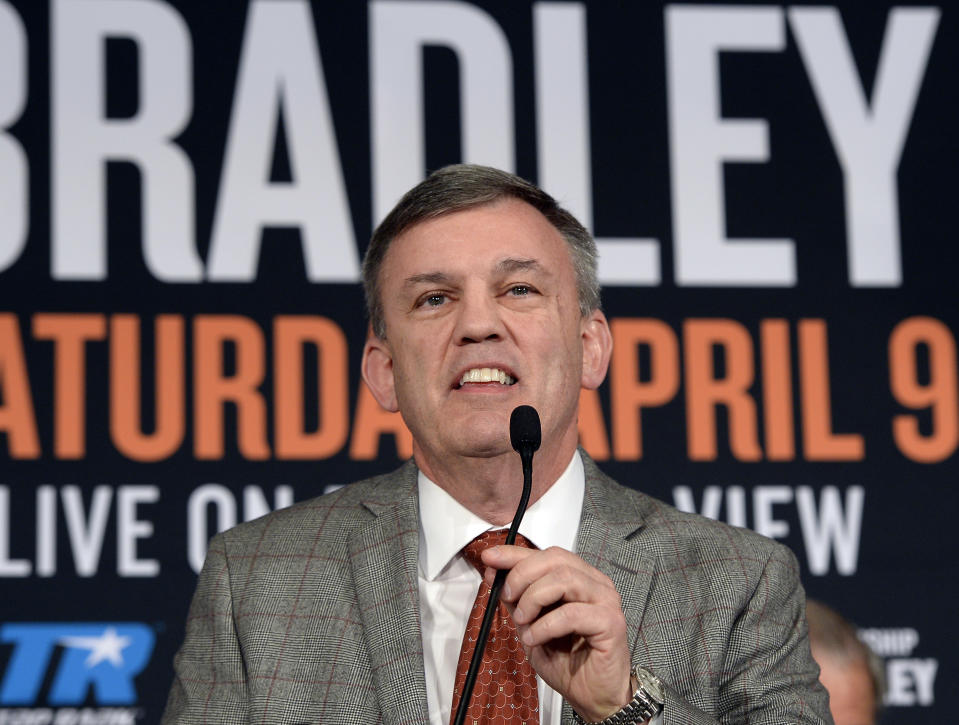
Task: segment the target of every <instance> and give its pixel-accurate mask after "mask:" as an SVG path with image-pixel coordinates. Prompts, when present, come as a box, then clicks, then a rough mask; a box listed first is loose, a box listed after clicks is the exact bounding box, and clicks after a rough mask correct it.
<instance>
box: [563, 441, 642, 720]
mask: <svg viewBox="0 0 959 725" xmlns="http://www.w3.org/2000/svg"><path fill="white" fill-rule="evenodd" d="M580 454H581V455H582V456H583V465H584V467H585V469H586V495H585V498H584V501H583V515H582V518H581V519H580V524H579V532H578V534H577V543H576V548H577V553H578V554H579V555H580V556H581V557H582V558H583V560H584V561H585V562H586V563H587V564H590V565H591V566H594V567H596V568H597V569H599V570H600V571H601V572H603V573H604V574H606V576H608V577H609V578H610V579H611V580H612V581H613V584H614V585H615V587H616V590H617V591H618V592H619V596H620V598H621V599H622V604H623V612H624V613H625V615H626V637H627V641H628V642H629V643H630V651H631V652H635V651H636V650H637V646H636V645H637V641H638V639H639V634H640V624H641V623H642V620H643V614H644V613H645V610H646V601H647V599H648V597H649V590H650V584H651V582H652V579H653V576H654V575H655V571H656V559H655V557H654V556H653V555H651V554H650V553H648V552H647V551H645V550H644V549H643V548H642V547H641V546H640V545H639V544H638V543H637V542H636V541H635V539H636V534H637V533H638V532H639V531H640V530H641V529H642V528H643V526H644V525H645V516H644V514H643V512H642V510H641V509H640V508H639V507H638V505H637V503H636V500H635V499H634V498H633V497H631V496H630V495H629V494H628V493H627V492H626V491H625V490H624V489H623V488H622V487H621V486H619V484H617V483H616V482H614V481H613V480H612V479H610V478H609V477H608V476H606V474H604V473H603V472H602V471H600V470H599V469H598V468H597V467H596V464H595V463H593V461H592V460H591V459H590V458H589V456H587V455H586V454H585V453H583V452H582V451H580ZM572 717H573V713H572V708H570V706H569V703H568V702H566V701H565V700H564V701H563V722H564V723H566V722H569V723H572V722H573V719H572Z"/></svg>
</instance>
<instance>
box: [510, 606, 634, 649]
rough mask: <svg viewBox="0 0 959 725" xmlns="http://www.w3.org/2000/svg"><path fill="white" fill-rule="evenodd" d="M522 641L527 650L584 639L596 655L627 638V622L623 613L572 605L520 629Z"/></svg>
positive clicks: (548, 613) (596, 607)
mask: <svg viewBox="0 0 959 725" xmlns="http://www.w3.org/2000/svg"><path fill="white" fill-rule="evenodd" d="M517 632H518V634H519V636H520V640H521V641H522V642H523V644H524V645H526V646H527V647H539V646H541V645H546V644H548V643H549V642H552V641H553V640H557V639H561V638H563V637H568V636H570V635H576V636H579V637H583V638H584V639H585V640H586V641H587V643H588V644H589V646H590V647H591V648H592V649H594V650H597V651H600V652H602V651H606V650H610V649H612V648H613V647H614V645H615V643H616V642H617V641H619V640H618V638H619V637H620V636H622V637H625V634H626V622H625V620H624V619H623V616H622V612H618V611H615V610H611V609H610V608H608V607H600V606H596V605H592V604H585V603H583V602H569V603H567V604H564V605H562V606H560V607H557V608H555V609H552V610H550V611H548V612H546V613H545V614H543V616H541V617H539V618H538V619H536V620H535V621H534V622H532V624H528V625H523V626H521V627H517Z"/></svg>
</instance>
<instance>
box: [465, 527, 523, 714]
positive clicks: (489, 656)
mask: <svg viewBox="0 0 959 725" xmlns="http://www.w3.org/2000/svg"><path fill="white" fill-rule="evenodd" d="M505 541H506V530H505V529H500V530H499V531H487V532H486V533H484V534H480V535H479V536H477V537H476V538H475V539H473V540H472V541H471V542H470V543H469V544H467V545H466V546H465V547H464V548H463V556H465V557H466V560H467V561H468V562H469V563H470V564H472V565H473V566H475V567H476V568H477V569H478V570H479V572H480V574H482V573H483V572H484V571H485V570H486V566H485V565H484V564H483V562H482V561H481V560H480V554H482V553H483V551H485V550H486V549H488V548H489V547H491V546H498V545H500V544H502V543H504V542H505ZM516 545H517V546H525V547H526V548H528V549H532V548H534V547H533V545H532V544H531V543H530V542H529V541H528V540H527V539H526V538H524V537H523V536H522V535H521V534H517V535H516ZM489 593H490V587H489V585H487V583H486V582H485V581H483V582H481V583H480V587H479V591H478V592H477V593H476V601H475V602H473V610H472V611H471V612H470V618H469V621H468V622H467V623H466V633H465V634H464V635H463V646H462V648H461V649H460V658H459V662H457V664H456V680H455V682H454V683H453V709H452V710H451V711H450V725H452V723H453V721H454V720H455V718H456V709H457V708H458V707H459V703H460V696H461V694H462V692H463V683H464V681H465V680H466V671H467V670H468V669H469V666H470V660H471V659H472V657H473V650H474V649H475V648H476V638H477V636H478V635H479V631H480V624H482V622H483V612H484V611H485V610H486V602H487V601H489ZM487 723H489V724H490V725H533V724H534V723H539V697H538V696H537V694H536V673H535V672H534V671H533V668H532V666H531V665H530V663H529V660H528V659H526V652H525V650H524V649H523V644H522V643H521V642H520V641H519V637H518V636H517V634H516V626H515V625H514V624H513V619H512V618H511V617H510V616H509V613H508V612H507V610H506V605H505V604H503V602H502V601H501V602H499V604H498V605H497V607H496V617H495V618H494V619H493V623H492V626H491V627H490V633H489V642H488V643H487V645H486V651H485V652H484V653H483V664H482V666H481V667H480V669H479V672H478V673H477V675H476V687H475V688H474V690H473V699H472V701H471V702H470V708H469V711H468V712H467V714H466V725H487Z"/></svg>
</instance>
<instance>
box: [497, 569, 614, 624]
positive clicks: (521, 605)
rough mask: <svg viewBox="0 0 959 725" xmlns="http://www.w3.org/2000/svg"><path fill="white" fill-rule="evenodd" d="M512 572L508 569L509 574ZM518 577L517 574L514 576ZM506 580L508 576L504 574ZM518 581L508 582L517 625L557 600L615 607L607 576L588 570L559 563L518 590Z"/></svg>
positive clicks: (528, 619) (527, 620) (531, 619)
mask: <svg viewBox="0 0 959 725" xmlns="http://www.w3.org/2000/svg"><path fill="white" fill-rule="evenodd" d="M512 576H513V572H510V577H512ZM516 577H517V578H518V577H519V574H517V575H516ZM507 580H508V581H509V577H507ZM519 586H520V585H518V584H516V583H515V581H514V582H511V586H510V590H511V593H512V594H516V592H517V591H519V597H518V599H516V612H515V614H514V619H515V621H516V623H517V624H520V623H523V624H525V623H527V622H531V621H533V620H534V619H536V617H538V616H539V615H540V612H541V611H542V610H543V609H544V608H546V607H550V606H552V605H554V604H556V603H557V602H564V601H565V602H586V603H593V604H605V605H609V606H614V605H615V606H617V607H618V606H619V594H618V593H617V592H616V589H615V587H613V585H612V582H610V581H609V580H608V579H605V578H600V577H596V576H593V575H592V574H591V573H588V572H584V571H581V570H579V569H574V568H573V567H570V566H568V565H566V564H565V563H564V564H560V565H559V566H556V567H554V568H553V569H551V570H549V571H548V572H547V573H546V574H545V575H543V576H542V577H540V578H539V579H536V580H534V581H532V582H530V584H529V585H528V586H527V587H525V589H522V590H521V591H520V590H519Z"/></svg>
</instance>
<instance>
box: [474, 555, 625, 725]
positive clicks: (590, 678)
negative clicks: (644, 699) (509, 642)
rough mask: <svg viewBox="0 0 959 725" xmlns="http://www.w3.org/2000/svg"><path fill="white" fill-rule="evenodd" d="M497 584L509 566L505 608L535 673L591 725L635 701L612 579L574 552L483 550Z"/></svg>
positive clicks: (489, 576) (622, 619) (488, 577)
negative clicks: (499, 572) (499, 571)
mask: <svg viewBox="0 0 959 725" xmlns="http://www.w3.org/2000/svg"><path fill="white" fill-rule="evenodd" d="M483 563H484V564H486V565H487V566H488V567H492V568H490V569H487V570H486V580H487V582H489V583H492V581H493V577H494V576H495V573H496V572H495V571H494V570H495V569H508V570H509V574H508V575H507V577H506V582H505V583H504V585H503V591H502V594H501V596H500V600H501V601H502V602H503V603H504V604H505V605H506V606H507V608H508V609H509V611H510V614H511V615H512V617H513V621H514V622H515V623H516V629H517V632H518V634H519V638H520V641H521V642H522V643H523V646H524V647H525V649H526V654H527V656H528V657H529V659H530V663H531V664H532V665H533V669H535V670H536V673H537V674H538V675H539V676H540V677H542V678H543V679H544V680H546V682H547V683H548V684H549V686H550V687H552V688H553V689H554V690H556V691H557V692H559V693H560V694H561V695H562V696H563V697H565V698H566V699H567V700H568V701H569V704H570V705H572V707H573V709H575V710H576V712H578V713H579V714H580V715H581V716H582V717H583V718H584V719H585V720H587V721H588V722H596V721H599V720H603V719H605V718H607V717H609V716H610V715H612V714H613V713H614V712H616V711H618V710H620V709H621V708H623V707H624V706H625V705H626V703H627V702H629V700H630V699H631V698H632V696H633V692H632V689H631V687H630V674H629V670H630V662H629V648H628V646H627V644H626V618H625V617H624V616H623V608H622V604H621V602H620V599H619V592H617V591H616V588H615V587H614V586H613V582H612V581H610V579H609V577H607V576H606V575H605V574H603V573H602V572H601V571H599V570H598V569H595V568H594V567H591V566H590V565H589V564H587V563H586V562H585V561H583V560H582V559H580V558H579V557H578V556H576V555H575V554H571V553H570V552H568V551H565V550H564V549H560V548H558V547H555V546H554V547H551V548H549V549H546V550H544V551H538V550H535V549H526V548H523V547H520V546H495V547H491V548H489V549H487V550H486V551H484V552H483Z"/></svg>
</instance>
